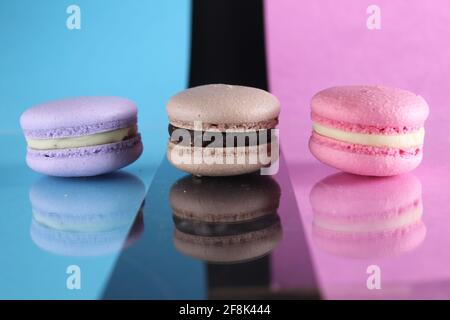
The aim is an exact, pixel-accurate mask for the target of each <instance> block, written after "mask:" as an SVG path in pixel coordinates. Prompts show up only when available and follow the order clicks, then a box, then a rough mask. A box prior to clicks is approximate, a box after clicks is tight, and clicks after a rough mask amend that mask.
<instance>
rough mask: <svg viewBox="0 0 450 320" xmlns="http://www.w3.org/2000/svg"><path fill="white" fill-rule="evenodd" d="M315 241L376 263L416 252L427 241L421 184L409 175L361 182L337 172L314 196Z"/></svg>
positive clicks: (360, 178)
mask: <svg viewBox="0 0 450 320" xmlns="http://www.w3.org/2000/svg"><path fill="white" fill-rule="evenodd" d="M310 201H311V206H312V209H313V212H314V220H313V233H312V235H313V240H314V243H315V244H316V245H317V246H318V247H320V248H321V249H323V250H325V251H327V252H330V253H332V254H335V255H339V256H344V257H351V258H376V257H385V256H391V255H397V254H401V253H403V252H406V251H410V250H413V249H414V248H416V247H417V246H418V245H419V244H420V243H422V241H423V240H424V238H425V235H426V227H425V224H424V223H423V222H422V219H421V218H422V213H423V206H422V184H421V183H420V180H419V179H418V178H417V177H415V176H414V175H411V174H406V175H400V176H395V177H387V178H377V177H363V176H356V175H351V174H347V173H338V174H335V175H331V176H328V177H326V178H325V179H323V180H321V181H320V182H318V183H317V184H316V185H315V186H314V187H313V189H312V190H311V193H310Z"/></svg>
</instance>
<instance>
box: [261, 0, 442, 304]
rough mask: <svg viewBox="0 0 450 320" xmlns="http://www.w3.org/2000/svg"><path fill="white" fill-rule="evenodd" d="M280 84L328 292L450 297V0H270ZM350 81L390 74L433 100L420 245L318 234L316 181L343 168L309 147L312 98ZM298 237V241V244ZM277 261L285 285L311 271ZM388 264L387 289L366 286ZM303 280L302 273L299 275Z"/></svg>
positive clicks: (421, 172)
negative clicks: (332, 239) (373, 244)
mask: <svg viewBox="0 0 450 320" xmlns="http://www.w3.org/2000/svg"><path fill="white" fill-rule="evenodd" d="M371 4H376V5H378V6H379V7H380V8H381V30H368V29H367V27H366V20H367V18H368V16H369V15H368V14H367V13H366V9H367V7H368V6H369V5H371ZM265 15H266V36H267V39H266V41H267V51H268V63H269V78H270V88H271V91H272V92H273V93H274V94H275V95H276V96H278V98H279V99H280V101H281V104H282V114H281V122H280V134H281V139H282V150H283V152H284V155H285V158H286V160H287V164H288V168H289V172H290V175H291V177H292V179H293V181H292V183H293V185H294V190H295V196H296V199H297V202H298V205H299V208H300V212H301V219H302V222H303V225H304V228H305V232H306V237H307V240H308V247H309V250H310V251H311V254H312V258H313V264H314V267H315V271H316V276H317V281H318V282H319V285H320V287H321V291H322V294H323V295H324V297H325V298H349V297H361V298H365V297H374V298H390V297H392V298H414V297H415V298H417V297H420V298H450V285H449V283H450V266H449V263H450V250H448V248H449V247H450V232H449V229H450V209H449V205H448V201H449V200H448V199H449V198H450V179H449V176H448V173H449V169H450V151H449V150H448V146H450V138H449V135H448V133H447V130H446V129H447V127H448V124H447V123H448V120H450V115H449V112H448V111H447V110H448V108H449V107H450V106H449V105H448V104H449V103H450V41H449V39H450V2H449V1H446V0H434V1H426V0H422V1H418V0H408V1H406V0H405V1H400V0H383V1H382V0H378V1H376V2H372V1H363V0H340V1H335V0H302V1H298V0H276V1H275V0H266V1H265ZM344 84H383V85H388V86H394V87H400V88H403V89H408V90H411V91H413V92H416V93H418V94H420V95H422V96H423V97H424V98H425V99H426V100H427V101H428V103H429V105H430V111H431V112H430V117H429V119H428V121H427V124H426V141H425V150H424V154H425V156H424V161H423V163H422V165H421V166H420V167H419V168H418V169H417V170H415V171H414V173H413V174H414V175H416V176H417V177H418V178H419V179H420V180H421V182H422V187H423V202H424V214H423V221H424V223H425V225H426V227H427V235H426V238H425V240H424V242H423V243H422V244H421V245H420V246H419V247H417V248H416V249H415V250H414V251H412V252H408V253H404V254H402V255H399V256H395V257H385V258H382V259H368V260H355V259H348V258H343V257H337V256H334V255H331V254H329V253H326V252H323V251H321V250H320V249H319V248H316V247H315V246H314V244H313V243H312V242H311V223H312V217H313V213H312V210H311V205H310V203H309V193H310V191H311V188H312V187H313V186H314V184H316V183H317V182H318V181H320V180H321V179H323V178H324V177H326V176H328V175H330V174H333V173H335V172H337V171H336V170H334V169H332V168H329V167H327V166H325V165H322V164H321V163H319V162H318V161H317V160H316V159H315V158H313V156H312V155H311V154H310V153H309V150H308V146H307V143H308V138H309V135H310V131H311V129H310V128H311V121H310V117H309V102H310V99H311V97H312V96H313V95H314V93H316V92H317V91H319V90H321V89H324V88H326V87H330V86H334V85H344ZM295 250H296V244H295V243H291V248H290V249H289V251H291V252H295ZM274 264H275V266H274V267H275V271H274V273H275V277H276V279H277V280H276V281H277V283H278V284H279V285H281V286H284V287H295V286H296V285H298V284H301V283H300V282H301V281H303V279H301V277H296V276H294V275H292V273H287V272H283V266H281V265H279V264H277V262H276V261H275V262H274ZM371 264H377V265H379V266H380V267H381V270H382V287H383V289H382V290H379V291H377V290H372V291H369V290H367V289H366V279H367V274H366V268H367V266H368V265H371ZM296 282H297V283H296Z"/></svg>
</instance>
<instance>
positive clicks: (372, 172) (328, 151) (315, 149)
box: [309, 139, 423, 176]
mask: <svg viewBox="0 0 450 320" xmlns="http://www.w3.org/2000/svg"><path fill="white" fill-rule="evenodd" d="M309 149H310V151H311V153H312V154H313V155H314V156H315V157H316V158H317V159H318V160H319V161H321V162H322V163H324V164H327V165H330V166H332V167H334V168H337V169H339V170H342V171H345V172H349V173H354V174H359V175H368V176H393V175H397V174H402V173H406V172H409V171H411V170H414V169H415V168H417V167H418V166H419V164H420V163H421V161H422V157H423V154H422V152H419V153H417V154H416V155H414V156H408V157H402V156H395V155H381V154H362V153H356V152H352V151H343V150H338V149H335V148H332V147H330V146H327V145H325V144H321V143H318V142H317V141H316V140H314V139H310V140H309Z"/></svg>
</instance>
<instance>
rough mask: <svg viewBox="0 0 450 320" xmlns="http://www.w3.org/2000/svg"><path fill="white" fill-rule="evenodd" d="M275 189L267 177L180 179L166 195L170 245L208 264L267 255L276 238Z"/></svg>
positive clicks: (278, 233)
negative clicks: (172, 225)
mask: <svg viewBox="0 0 450 320" xmlns="http://www.w3.org/2000/svg"><path fill="white" fill-rule="evenodd" d="M279 202H280V187H279V186H278V184H277V182H276V181H275V180H273V179H272V178H270V177H268V176H260V175H256V174H255V175H244V176H238V177H220V178H207V177H204V178H198V177H193V176H186V177H184V178H182V179H180V180H178V181H177V182H176V183H175V184H174V185H173V186H172V188H171V191H170V205H171V207H172V211H173V220H174V223H175V233H174V245H175V247H176V248H177V250H178V251H180V252H181V253H183V254H185V255H187V256H190V257H193V258H196V259H199V260H204V261H207V262H211V263H238V262H244V261H248V260H253V259H255V258H259V257H261V256H264V255H266V254H268V253H269V252H271V251H272V250H273V249H274V248H275V247H276V245H277V244H278V242H279V241H280V240H281V237H282V229H281V223H280V219H279V217H278V214H277V209H278V206H279Z"/></svg>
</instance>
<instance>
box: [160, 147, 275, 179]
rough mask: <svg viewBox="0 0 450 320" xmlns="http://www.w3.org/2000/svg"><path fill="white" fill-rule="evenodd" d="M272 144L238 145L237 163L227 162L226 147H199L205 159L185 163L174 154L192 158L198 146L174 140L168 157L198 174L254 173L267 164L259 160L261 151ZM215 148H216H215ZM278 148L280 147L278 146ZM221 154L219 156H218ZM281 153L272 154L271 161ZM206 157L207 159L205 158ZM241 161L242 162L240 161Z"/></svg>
mask: <svg viewBox="0 0 450 320" xmlns="http://www.w3.org/2000/svg"><path fill="white" fill-rule="evenodd" d="M269 148H270V146H259V147H258V146H251V147H238V148H235V152H234V153H233V154H234V157H235V161H234V162H235V163H229V164H227V163H225V161H226V160H225V159H226V158H223V157H225V155H223V154H224V152H225V151H224V149H225V148H197V149H199V150H198V151H197V152H198V154H201V155H202V157H203V159H200V160H203V161H201V163H198V164H197V163H193V162H194V161H191V162H192V163H185V162H181V161H178V159H174V156H173V154H177V155H178V156H179V157H181V158H182V157H184V155H185V154H186V155H189V157H190V159H192V157H191V155H192V154H194V151H195V149H196V148H194V147H189V146H182V145H177V144H174V143H172V142H169V145H168V148H167V159H168V160H169V161H170V163H172V165H173V166H175V167H176V168H178V169H180V170H182V171H184V172H188V173H191V174H194V175H198V176H233V175H241V174H247V173H252V172H256V171H258V170H260V169H261V168H263V167H264V166H265V164H263V163H261V162H260V161H259V159H260V157H259V152H260V151H261V150H262V152H263V154H265V153H266V152H267V150H268V149H269ZM213 149H215V150H213ZM276 149H278V148H276ZM218 154H219V156H217V155H218ZM250 157H251V159H256V161H254V162H256V163H250V161H249V160H248V159H249V158H250ZM278 157H279V155H278V154H275V153H274V154H272V155H271V156H270V158H271V161H272V162H274V161H277V160H278ZM205 159H206V160H205ZM215 159H220V160H221V161H223V162H224V163H220V162H217V163H214V160H215ZM239 162H241V163H239Z"/></svg>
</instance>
